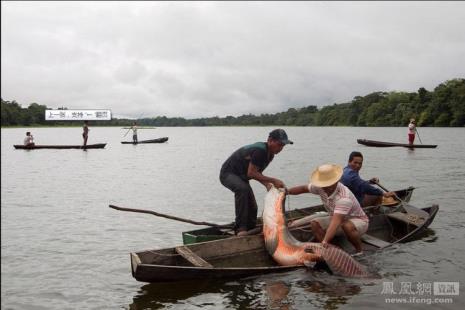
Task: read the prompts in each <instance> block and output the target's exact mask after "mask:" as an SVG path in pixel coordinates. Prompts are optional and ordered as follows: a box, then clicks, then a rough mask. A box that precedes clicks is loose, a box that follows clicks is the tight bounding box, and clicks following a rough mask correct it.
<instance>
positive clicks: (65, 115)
mask: <svg viewBox="0 0 465 310" xmlns="http://www.w3.org/2000/svg"><path fill="white" fill-rule="evenodd" d="M45 120H46V121H110V120H111V110H45Z"/></svg>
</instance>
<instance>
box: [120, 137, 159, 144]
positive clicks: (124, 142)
mask: <svg viewBox="0 0 465 310" xmlns="http://www.w3.org/2000/svg"><path fill="white" fill-rule="evenodd" d="M166 141H168V137H163V138H158V139H152V140H142V141H138V142H130V141H121V144H142V143H163V142H166Z"/></svg>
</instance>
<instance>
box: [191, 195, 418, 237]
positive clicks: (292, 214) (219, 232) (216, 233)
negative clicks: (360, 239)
mask: <svg viewBox="0 0 465 310" xmlns="http://www.w3.org/2000/svg"><path fill="white" fill-rule="evenodd" d="M414 189H415V187H413V186H410V187H408V188H406V189H401V190H397V191H395V193H396V195H397V196H398V197H399V198H400V199H402V200H403V201H405V202H409V201H410V198H411V197H412V194H413V190H414ZM398 206H399V202H397V203H394V204H393V203H391V201H389V202H387V203H386V204H383V205H382V206H376V207H369V208H367V209H365V212H366V213H377V212H380V211H382V212H384V213H389V212H390V211H394V210H396V208H397V207H398ZM322 211H326V210H325V208H324V207H323V205H322V204H319V205H316V206H311V207H306V208H301V209H294V210H289V211H287V212H286V218H288V219H289V220H296V219H299V218H302V217H304V216H308V215H312V214H315V213H316V212H322ZM261 223H262V219H261V217H259V218H258V219H257V224H259V225H260V224H261ZM233 225H234V223H231V225H230V226H233ZM232 236H234V230H233V229H224V228H217V227H208V228H201V229H196V230H191V231H185V232H183V233H182V241H183V243H184V244H192V243H197V242H205V241H211V240H216V239H225V238H229V237H232Z"/></svg>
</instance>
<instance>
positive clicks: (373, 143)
mask: <svg viewBox="0 0 465 310" xmlns="http://www.w3.org/2000/svg"><path fill="white" fill-rule="evenodd" d="M357 142H358V143H359V144H363V145H366V146H374V147H393V146H401V147H407V148H431V149H434V148H436V147H437V145H435V144H408V143H394V142H382V141H374V140H366V139H357Z"/></svg>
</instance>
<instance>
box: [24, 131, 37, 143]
mask: <svg viewBox="0 0 465 310" xmlns="http://www.w3.org/2000/svg"><path fill="white" fill-rule="evenodd" d="M24 145H25V146H34V145H35V144H34V137H33V136H32V134H31V133H30V132H29V131H28V132H26V137H25V138H24Z"/></svg>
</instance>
